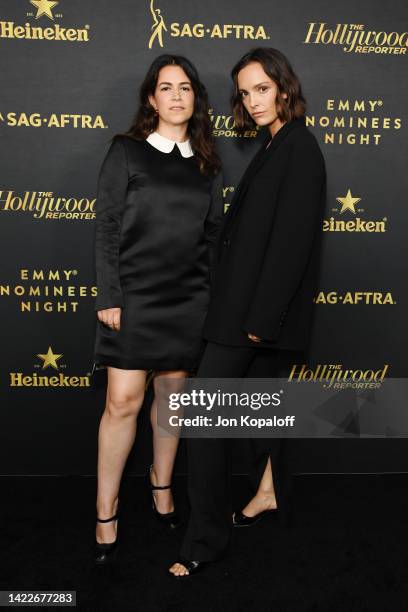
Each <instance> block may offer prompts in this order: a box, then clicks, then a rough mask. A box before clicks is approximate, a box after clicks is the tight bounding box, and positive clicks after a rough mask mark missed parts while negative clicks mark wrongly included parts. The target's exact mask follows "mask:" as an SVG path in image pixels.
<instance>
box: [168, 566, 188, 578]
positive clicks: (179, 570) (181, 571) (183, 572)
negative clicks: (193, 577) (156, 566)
mask: <svg viewBox="0 0 408 612" xmlns="http://www.w3.org/2000/svg"><path fill="white" fill-rule="evenodd" d="M169 572H170V574H173V575H174V576H188V575H189V571H188V569H187V568H186V567H185V566H184V565H183V564H182V563H173V565H172V566H171V567H170V569H169Z"/></svg>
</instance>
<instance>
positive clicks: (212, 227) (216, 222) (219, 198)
mask: <svg viewBox="0 0 408 612" xmlns="http://www.w3.org/2000/svg"><path fill="white" fill-rule="evenodd" d="M222 190H223V174H222V171H221V170H219V172H218V174H217V175H216V176H215V177H214V178H213V179H212V183H211V202H210V207H209V210H208V214H207V217H206V220H205V239H206V242H207V245H208V249H209V260H210V270H212V269H213V267H214V263H215V249H216V242H217V237H218V232H219V229H220V226H221V222H222V218H223V215H224V199H223V193H222Z"/></svg>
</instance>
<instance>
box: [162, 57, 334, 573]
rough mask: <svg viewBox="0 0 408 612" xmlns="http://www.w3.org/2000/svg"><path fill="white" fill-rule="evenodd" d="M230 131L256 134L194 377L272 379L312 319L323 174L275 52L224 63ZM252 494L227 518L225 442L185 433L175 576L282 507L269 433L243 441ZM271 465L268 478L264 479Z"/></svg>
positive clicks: (291, 78) (294, 353)
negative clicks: (260, 135)
mask: <svg viewBox="0 0 408 612" xmlns="http://www.w3.org/2000/svg"><path fill="white" fill-rule="evenodd" d="M232 79H233V82H234V97H233V108H234V114H235V120H236V124H237V128H238V129H245V128H247V127H249V126H251V127H253V125H254V124H256V125H257V126H262V127H265V128H266V129H267V135H268V136H267V138H266V140H265V141H264V142H263V144H262V145H261V147H260V149H259V151H258V152H257V154H256V155H255V157H254V159H253V160H252V161H251V163H250V164H249V166H248V168H247V170H246V172H245V174H244V176H243V178H242V180H241V182H240V184H239V186H238V188H237V190H236V192H235V195H234V198H233V201H232V203H231V206H230V208H229V211H228V213H227V215H226V216H225V218H224V223H223V225H222V227H221V231H220V234H219V237H218V241H217V251H216V253H217V254H216V267H215V271H214V282H213V288H212V296H211V301H210V306H209V311H208V314H207V317H206V322H205V324H204V337H205V338H206V339H207V341H208V344H207V346H206V350H205V352H204V356H203V359H202V361H201V364H200V367H199V370H198V377H202V378H218V377H220V378H221V377H225V378H230V377H231V378H232V377H283V376H286V375H287V373H288V371H289V369H290V367H291V364H293V363H299V360H301V359H303V358H304V357H303V355H304V352H305V350H306V348H307V344H308V338H309V333H310V328H311V323H312V308H313V295H314V292H315V289H316V283H317V274H318V260H319V242H320V236H321V221H322V217H323V210H324V203H325V191H326V179H325V165H324V160H323V156H322V153H321V151H320V148H319V145H318V143H317V141H316V138H315V137H314V136H313V134H311V132H309V130H308V129H307V128H306V126H305V119H304V114H305V107H306V104H305V100H304V98H303V95H302V90H301V86H300V82H299V80H298V78H297V76H296V75H295V74H294V72H293V70H292V68H291V66H290V64H289V62H288V60H287V58H286V57H285V56H284V55H283V54H282V53H280V52H279V51H277V50H276V49H268V48H259V49H255V50H253V51H251V52H249V53H247V54H246V55H245V56H244V57H243V58H242V59H241V60H240V61H239V62H238V63H237V65H236V66H235V67H234V69H233V70H232ZM252 443H253V448H254V455H255V456H254V468H253V474H252V477H253V481H254V484H255V485H256V486H255V491H256V492H255V495H254V497H253V498H252V499H251V500H250V501H249V503H248V504H247V506H246V507H245V508H244V509H243V510H242V511H240V512H237V513H235V515H234V522H232V520H231V514H232V512H231V511H232V509H231V507H230V500H229V498H228V494H227V469H226V453H225V440H222V439H206V438H201V439H200V438H196V439H190V440H188V459H189V498H190V505H191V516H190V521H189V524H188V528H187V532H186V535H185V538H184V541H183V544H182V548H181V556H180V559H179V561H178V562H177V563H175V564H174V565H173V566H172V567H171V568H170V571H171V572H172V573H173V575H175V576H188V575H189V574H191V573H194V572H197V571H198V570H199V569H201V567H202V566H203V564H204V563H206V562H210V561H214V560H215V559H217V558H218V557H219V556H221V555H222V554H223V553H224V552H225V550H226V548H227V545H228V543H229V539H230V533H231V528H232V525H233V524H234V525H236V526H249V525H251V524H252V523H254V522H255V521H256V520H258V519H259V518H261V517H262V516H264V515H265V514H266V513H272V512H276V510H277V509H278V510H279V514H284V515H285V514H286V512H287V500H288V491H287V485H288V484H289V481H288V479H287V478H286V477H284V476H283V472H284V469H285V468H286V462H285V461H283V459H282V456H283V455H282V452H281V450H282V445H281V443H280V442H279V440H276V439H275V440H253V441H252ZM272 471H273V477H272Z"/></svg>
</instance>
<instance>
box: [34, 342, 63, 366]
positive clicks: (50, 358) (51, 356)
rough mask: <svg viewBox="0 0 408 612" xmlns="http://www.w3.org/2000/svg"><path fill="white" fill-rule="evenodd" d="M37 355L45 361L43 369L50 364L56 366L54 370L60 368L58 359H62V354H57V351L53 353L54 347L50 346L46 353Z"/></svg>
mask: <svg viewBox="0 0 408 612" xmlns="http://www.w3.org/2000/svg"><path fill="white" fill-rule="evenodd" d="M37 357H39V358H40V359H42V360H43V361H44V363H43V367H42V369H43V370H44V369H45V368H48V366H51V367H52V368H54V370H58V366H57V361H58V359H61V357H62V355H57V354H56V353H53V352H52V348H51V347H50V346H49V347H48V353H47V354H46V355H40V354H38V355H37Z"/></svg>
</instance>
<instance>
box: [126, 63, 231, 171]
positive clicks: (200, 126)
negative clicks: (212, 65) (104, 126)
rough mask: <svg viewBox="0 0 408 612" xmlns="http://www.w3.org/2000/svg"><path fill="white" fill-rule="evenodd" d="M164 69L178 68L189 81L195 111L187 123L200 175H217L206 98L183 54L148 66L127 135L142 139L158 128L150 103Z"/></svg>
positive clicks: (218, 160) (217, 159) (200, 83)
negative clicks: (167, 67) (192, 92)
mask: <svg viewBox="0 0 408 612" xmlns="http://www.w3.org/2000/svg"><path fill="white" fill-rule="evenodd" d="M165 66H180V68H182V69H183V70H184V72H185V73H186V75H187V76H188V78H189V79H190V81H191V85H192V88H193V91H194V110H193V114H192V116H191V118H190V120H189V122H188V135H189V138H190V143H191V147H192V149H193V151H194V155H195V159H196V160H197V163H198V165H199V168H200V171H201V172H202V174H207V175H210V174H217V172H218V171H219V169H220V167H221V162H220V159H219V157H218V154H217V151H216V149H215V142H214V137H213V133H212V124H211V120H210V117H209V114H208V110H209V108H208V95H207V90H206V88H205V86H204V85H203V83H202V82H201V81H200V78H199V76H198V72H197V70H196V68H195V67H194V66H193V64H192V63H191V62H190V61H189V60H188V59H187V58H185V57H183V56H182V55H168V54H163V55H159V57H157V58H156V59H155V60H154V62H153V63H152V64H151V66H150V68H149V69H148V71H147V74H146V76H145V78H144V80H143V83H142V84H141V86H140V91H139V99H140V105H139V108H138V110H137V112H136V115H135V117H134V119H133V122H132V125H131V126H130V128H129V130H128V131H127V132H125V135H126V136H130V137H131V138H135V139H136V140H145V139H146V138H147V137H148V136H149V134H151V133H152V132H154V131H155V130H156V128H157V125H158V122H159V117H158V115H157V114H156V112H155V110H154V108H153V106H152V105H151V104H150V102H149V96H153V95H154V93H155V91H156V86H157V81H158V78H159V72H160V70H161V69H162V68H164V67H165Z"/></svg>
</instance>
